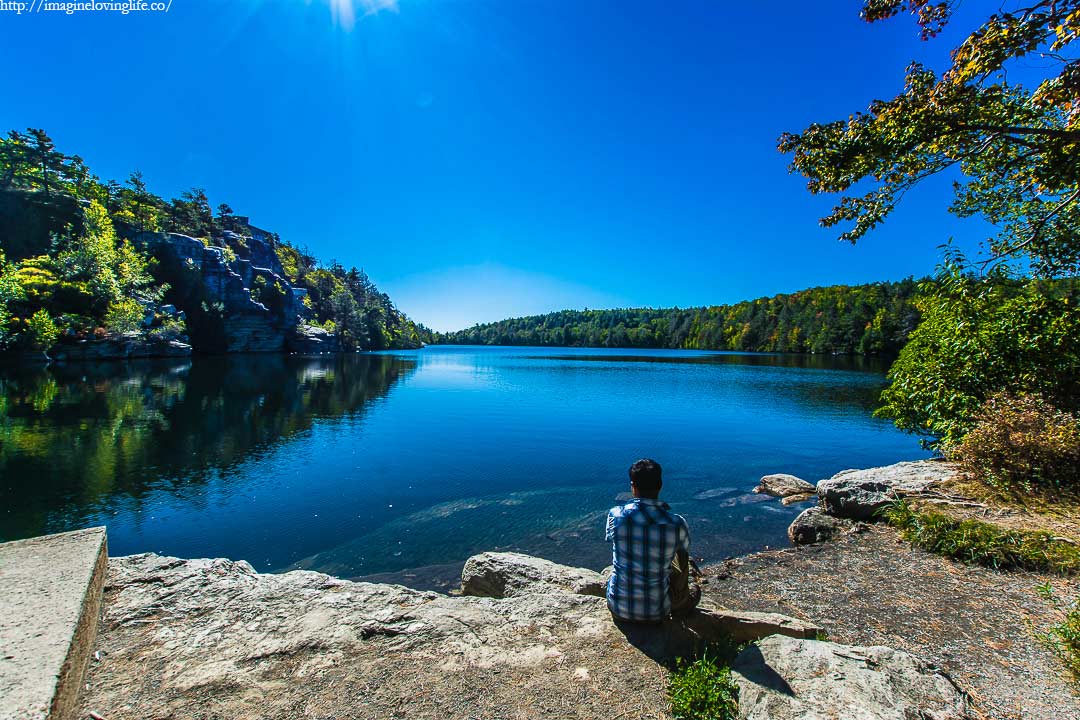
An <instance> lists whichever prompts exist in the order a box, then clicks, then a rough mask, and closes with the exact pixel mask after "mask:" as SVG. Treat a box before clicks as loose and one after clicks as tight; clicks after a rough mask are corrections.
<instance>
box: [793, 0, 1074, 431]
mask: <svg viewBox="0 0 1080 720" xmlns="http://www.w3.org/2000/svg"><path fill="white" fill-rule="evenodd" d="M958 4H959V3H958V0H946V1H945V2H930V0H865V1H864V3H863V11H862V15H863V18H864V19H865V20H867V21H868V22H877V21H881V20H885V19H888V18H892V17H894V16H897V15H900V14H904V13H909V14H911V15H913V16H914V17H915V20H916V22H917V23H918V25H919V27H920V29H921V36H922V38H923V39H924V40H930V39H931V38H934V37H935V36H937V35H938V34H939V33H940V32H941V30H942V29H943V28H944V27H945V25H946V24H947V23H949V22H950V20H951V19H952V16H953V10H954V9H955V7H956V6H957V5H958ZM1078 39H1080V0H1027V1H1026V2H1025V1H1023V0H1021V1H1020V2H1006V3H1005V4H1004V5H1002V6H1000V8H999V10H998V11H997V12H995V13H994V14H992V15H990V16H989V17H988V18H987V19H986V20H985V21H984V22H982V23H981V24H980V25H979V27H978V28H976V29H975V30H974V31H973V32H971V33H970V34H969V35H968V36H967V37H966V38H965V39H964V40H963V41H962V42H961V43H960V45H959V46H958V47H956V48H955V49H954V50H953V52H952V54H951V62H950V64H949V67H947V68H946V69H944V71H942V72H936V71H934V70H932V69H929V68H927V67H924V66H922V65H919V64H917V63H913V64H912V65H910V66H909V67H908V68H907V72H906V77H905V82H904V89H903V92H901V93H900V94H899V95H897V96H896V97H894V98H892V99H890V100H875V101H874V102H872V103H870V105H869V107H867V109H866V110H865V111H863V112H858V113H856V114H854V115H852V116H851V117H849V118H848V119H847V120H838V121H835V122H829V123H823V124H819V123H815V124H813V125H811V126H810V127H808V128H807V129H806V130H804V131H803V132H802V133H798V134H792V133H788V134H784V135H783V136H782V137H781V138H780V141H779V148H780V150H781V152H784V153H790V154H791V155H792V162H791V169H792V171H793V172H798V173H801V174H802V175H803V176H805V177H806V178H807V179H808V180H809V184H808V188H809V190H810V192H812V193H815V194H817V193H836V194H840V195H841V198H840V200H839V203H838V204H837V205H836V206H835V207H834V208H833V210H832V212H831V213H830V214H829V215H827V216H826V217H824V218H822V220H821V222H822V224H823V225H825V226H826V227H836V226H842V232H841V234H840V238H841V239H842V240H847V241H850V242H852V243H854V242H856V241H857V240H859V239H860V238H862V237H864V236H865V235H866V234H867V233H868V232H870V231H871V230H872V229H873V228H875V227H876V226H878V225H879V224H881V223H882V222H883V221H884V220H885V219H886V218H887V217H888V216H889V214H890V213H891V212H892V211H893V210H894V209H895V207H896V206H897V204H898V203H899V202H900V201H901V200H902V199H903V197H904V195H905V193H907V192H908V191H909V190H910V189H911V188H913V187H915V186H916V185H918V184H919V183H921V182H923V181H924V180H926V179H927V178H929V177H931V176H934V175H938V174H941V173H951V174H953V177H954V178H955V180H954V190H955V193H954V196H953V200H952V204H951V207H950V210H951V211H952V212H953V213H955V214H957V215H959V216H962V217H967V216H976V215H977V216H982V217H983V218H985V219H986V220H988V221H989V222H991V223H993V224H994V225H996V226H997V228H998V233H997V234H996V235H995V236H994V237H991V238H989V239H988V242H987V248H986V253H985V254H984V255H983V256H982V257H980V258H979V259H978V262H977V264H975V265H970V264H968V263H967V262H966V261H965V260H964V259H963V258H962V257H961V256H959V255H957V254H955V253H953V254H950V255H949V256H948V257H947V258H946V262H945V263H944V268H943V271H942V273H941V275H940V276H939V278H938V281H937V282H936V283H934V284H930V285H928V286H927V288H926V296H925V297H924V299H923V300H922V301H921V302H920V309H921V310H922V311H923V322H922V324H921V325H920V326H919V327H918V329H916V331H915V332H914V333H913V334H912V336H911V340H910V342H909V343H908V345H907V346H906V347H905V348H904V349H903V351H902V352H901V353H900V356H899V358H898V359H897V361H896V363H895V364H894V365H893V368H892V370H891V371H890V374H889V376H890V380H891V381H892V384H891V386H890V387H889V388H888V389H887V390H886V391H885V393H884V394H883V396H882V399H883V401H884V403H885V404H884V407H883V408H882V409H881V410H880V411H879V412H880V414H882V415H884V416H886V417H890V418H892V419H893V420H894V421H895V423H896V424H897V426H899V427H901V428H904V429H906V430H911V431H914V432H919V433H922V434H925V435H928V436H930V437H931V438H932V441H933V442H937V443H940V445H939V447H943V448H945V449H946V450H947V449H948V447H949V446H950V445H953V444H955V443H956V442H957V441H958V440H959V439H960V438H961V437H962V436H963V434H964V433H965V432H967V430H968V429H970V427H971V426H972V423H973V419H974V416H975V414H976V411H977V410H978V407H979V405H980V404H981V403H982V402H983V401H984V400H985V399H986V398H988V397H990V396H991V395H992V394H994V393H996V392H999V391H1001V390H1007V391H1012V392H1021V393H1022V392H1033V391H1034V392H1041V393H1044V394H1046V395H1048V396H1049V397H1051V398H1053V400H1054V401H1055V402H1056V403H1057V404H1058V405H1059V406H1061V407H1065V408H1068V409H1076V408H1078V407H1080V386H1078V384H1077V383H1076V381H1075V378H1076V377H1080V346H1078V345H1077V343H1076V342H1074V341H1072V338H1074V337H1080V314H1078V313H1077V312H1076V307H1077V300H1078V297H1077V284H1076V282H1075V281H1074V280H1072V279H1069V280H1064V281H1060V282H1057V283H1047V282H1045V281H1044V280H1042V279H1040V278H1061V277H1069V276H1075V275H1077V273H1078V272H1080V60H1078V59H1077V58H1076V57H1074V56H1070V55H1069V54H1068V53H1069V51H1070V50H1073V49H1075V47H1076V41H1077V40H1078ZM1026 56H1036V57H1038V59H1039V63H1038V68H1041V70H1037V69H1036V68H1035V67H1025V68H1023V73H1022V74H1023V75H1024V76H1025V79H1029V78H1031V77H1034V82H1033V83H1032V82H1029V84H1028V85H1026V86H1025V85H1024V84H1022V83H1020V82H1013V81H1012V80H1011V79H1010V70H1011V69H1013V66H1014V65H1016V61H1018V60H1019V59H1020V58H1023V57H1026ZM1013 75H1014V76H1015V75H1016V73H1015V72H1014V73H1013ZM1012 261H1016V262H1012ZM1009 264H1014V265H1017V266H1018V267H1019V268H1021V269H1023V270H1024V271H1026V272H1029V273H1031V274H1032V275H1033V276H1034V278H1033V279H1030V280H1028V281H1027V282H1026V283H1023V284H1021V285H1016V284H1014V285H1013V290H1012V291H1011V292H1005V288H1006V287H1008V279H1007V277H1006V276H1007V275H1008V274H1009V267H1008V266H1009ZM980 273H986V274H987V276H988V277H986V278H985V279H982V280H980V279H978V278H977V277H975V276H976V275H978V274H980Z"/></svg>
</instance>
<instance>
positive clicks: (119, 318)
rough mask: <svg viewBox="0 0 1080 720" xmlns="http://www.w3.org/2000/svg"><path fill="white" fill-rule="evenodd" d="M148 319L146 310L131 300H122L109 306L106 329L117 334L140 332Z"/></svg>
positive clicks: (106, 314)
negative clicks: (144, 319)
mask: <svg viewBox="0 0 1080 720" xmlns="http://www.w3.org/2000/svg"><path fill="white" fill-rule="evenodd" d="M145 317H146V310H145V309H144V308H143V306H142V305H141V304H140V303H139V302H138V301H137V300H132V299H131V298H120V299H119V300H116V301H115V302H113V303H111V304H110V305H109V309H108V311H107V312H106V313H105V327H107V328H108V329H109V330H112V331H113V332H116V333H126V332H131V331H133V330H138V329H139V327H140V326H141V325H142V322H143V318H145Z"/></svg>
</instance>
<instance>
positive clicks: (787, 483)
mask: <svg viewBox="0 0 1080 720" xmlns="http://www.w3.org/2000/svg"><path fill="white" fill-rule="evenodd" d="M754 492H756V493H763V494H765V495H772V496H773V497H778V498H785V497H788V496H791V495H807V494H810V493H813V492H814V486H813V484H811V483H808V482H806V481H805V480H803V479H802V478H799V477H795V476H794V475H788V474H786V473H776V474H775V475H766V476H764V477H763V478H761V480H760V481H759V482H758V486H757V487H756V488H754Z"/></svg>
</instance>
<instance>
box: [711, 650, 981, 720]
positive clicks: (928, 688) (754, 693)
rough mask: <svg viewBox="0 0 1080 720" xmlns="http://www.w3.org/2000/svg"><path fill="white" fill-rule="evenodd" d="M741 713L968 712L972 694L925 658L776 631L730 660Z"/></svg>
mask: <svg viewBox="0 0 1080 720" xmlns="http://www.w3.org/2000/svg"><path fill="white" fill-rule="evenodd" d="M731 669H732V675H733V677H734V678H735V681H736V682H737V683H738V685H739V718H740V719H741V720H796V719H806V718H820V719H822V720H824V719H825V718H850V719H851V720H856V719H857V720H912V719H913V718H921V719H922V720H965V719H966V718H968V717H969V714H968V700H967V697H966V696H965V695H964V693H962V692H961V691H960V690H959V689H957V687H956V685H954V684H953V682H952V680H950V679H949V677H948V676H946V675H944V674H943V673H941V672H940V671H938V670H937V669H935V668H933V667H931V666H930V665H929V664H927V663H926V662H924V661H923V660H921V659H919V658H917V657H915V656H914V655H910V654H908V653H906V652H903V651H901V650H894V649H892V648H887V647H880V646H877V647H856V646H852V645H839V644H837V643H831V642H820V641H816V640H798V639H794V638H789V637H784V636H781V635H774V636H772V637H769V638H766V639H765V640H762V641H761V642H760V643H758V644H757V645H752V646H750V647H748V648H746V649H745V650H743V651H742V652H741V653H740V654H739V656H738V657H737V658H735V662H734V663H732V666H731Z"/></svg>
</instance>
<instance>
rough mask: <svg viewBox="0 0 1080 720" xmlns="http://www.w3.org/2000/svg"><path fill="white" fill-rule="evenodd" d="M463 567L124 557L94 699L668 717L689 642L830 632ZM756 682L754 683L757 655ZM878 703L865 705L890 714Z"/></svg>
mask: <svg viewBox="0 0 1080 720" xmlns="http://www.w3.org/2000/svg"><path fill="white" fill-rule="evenodd" d="M466 567H467V570H466V572H465V573H464V574H463V586H464V588H465V589H466V590H467V591H468V592H472V593H474V594H473V595H470V596H464V597H453V596H447V595H440V594H437V593H431V592H420V591H416V590H411V589H409V588H405V587H401V586H398V585H386V584H378V583H365V582H351V581H346V580H340V579H337V578H333V577H330V576H327V575H323V574H321V573H315V572H309V571H294V572H289V573H283V574H276V575H260V574H258V573H256V572H255V571H254V569H253V568H252V567H251V566H250V565H248V564H247V563H244V562H233V561H229V560H179V559H177V558H168V557H161V556H158V555H152V554H146V555H135V556H131V557H126V558H117V559H113V560H111V561H110V563H109V581H108V585H107V587H106V593H105V601H106V611H105V616H104V621H103V628H102V634H101V637H100V639H99V642H98V650H99V657H100V661H99V662H96V663H94V664H93V666H92V668H91V671H90V674H89V677H88V680H87V682H88V685H89V690H88V692H87V693H86V695H85V698H84V701H83V707H82V710H83V711H84V715H89V713H90V712H95V713H97V714H98V715H100V716H102V717H105V718H109V720H113V719H114V718H128V717H156V718H166V717H177V718H179V717H184V718H209V717H230V718H295V717H308V716H310V717H320V718H329V717H372V718H383V717H387V718H389V717H409V718H428V717H431V718H496V717H499V718H506V717H559V718H563V717H581V718H589V717H610V716H619V715H620V713H622V714H623V715H625V716H627V717H641V716H647V717H654V716H656V717H668V707H667V700H666V694H665V689H666V674H665V673H664V672H663V669H662V667H660V666H659V665H658V664H657V663H669V662H670V661H671V660H673V659H674V658H675V657H689V656H691V655H694V654H695V653H697V652H699V651H700V650H701V649H702V648H703V647H705V645H707V643H709V642H710V641H713V640H716V639H718V638H719V635H720V634H721V633H726V634H730V635H732V636H734V637H735V639H737V640H739V641H750V640H756V639H760V638H763V637H775V636H776V635H777V634H780V635H783V636H791V639H792V640H797V641H807V640H808V639H809V638H813V637H816V636H819V634H820V633H821V628H820V627H818V626H817V625H815V624H813V623H810V622H806V621H804V620H800V619H798V618H793V617H788V616H784V615H778V614H775V613H757V612H735V611H729V610H724V609H721V608H715V607H705V608H703V609H702V610H701V611H699V612H695V613H692V614H691V615H690V616H688V617H687V618H685V619H680V620H668V621H666V622H665V623H662V624H659V625H655V626H647V625H629V624H623V623H619V624H616V623H615V622H613V621H612V618H611V615H610V613H609V612H608V611H607V606H606V603H605V601H604V599H603V598H602V597H597V596H596V594H595V592H596V591H597V589H598V587H599V588H600V589H602V587H603V584H602V581H601V580H600V576H599V575H598V574H596V573H593V572H591V571H588V570H583V569H580V568H569V567H565V566H561V565H556V564H555V563H549V562H547V561H542V560H538V559H536V558H531V557H528V556H524V555H516V554H512V553H485V554H483V555H480V556H477V557H474V558H471V559H470V560H469V563H468V564H467V566H466ZM598 583H599V586H598ZM481 592H484V593H488V592H490V593H493V594H498V595H500V596H501V597H498V598H496V597H480V596H477V595H476V593H481ZM583 593H584V594H583ZM766 642H768V641H766ZM811 642H812V641H811ZM818 644H819V645H823V646H831V645H832V644H831V643H818ZM763 646H764V645H763ZM837 647H839V646H837ZM853 652H854V651H853ZM797 677H801V676H797V675H792V678H793V679H792V680H791V681H790V682H792V683H796V682H801V680H799V681H797V680H795V678H797ZM745 681H746V682H748V683H753V682H756V681H755V680H754V679H753V676H752V673H750V672H749V671H747V674H746V675H745ZM826 681H827V682H829V683H831V684H833V685H837V686H838V687H839V686H844V685H845V684H846V681H845V680H844V679H843V678H839V677H832V676H830V677H829V678H826V679H822V680H821V682H826ZM807 682H808V683H809V682H810V680H807ZM793 686H794V685H793ZM747 687H748V689H747V690H746V692H747V693H748V697H752V691H751V690H750V689H749V686H747ZM902 691H903V689H902V688H900V689H897V690H895V691H894V695H897V696H898V694H902ZM762 692H765V691H764V690H762ZM837 692H839V690H837ZM852 692H854V691H852ZM822 693H824V691H822ZM826 696H827V695H826V694H821V697H826ZM927 697H929V696H927ZM894 699H895V697H894V696H889V697H888V698H887V700H888V701H889V702H893V701H894ZM871 700H872V698H869V699H867V703H871ZM823 702H824V701H823ZM905 702H907V701H905ZM921 702H923V700H919V699H912V700H910V702H909V704H911V705H912V706H915V705H918V704H919V703H921ZM926 702H933V703H937V704H933V705H931V706H927V713H926V714H924V715H922V716H920V717H925V718H934V719H935V720H939V719H940V720H945V719H947V718H948V719H951V718H952V717H953V715H950V714H947V713H946V714H938V715H935V714H933V713H935V712H938V711H939V709H940V708H941V707H945V705H942V704H941V703H938V701H937V700H932V701H931V700H926ZM750 707H751V709H752V707H753V704H751V705H750ZM769 707H772V705H770V706H769ZM866 708H867V709H865V711H864V714H863V715H861V716H860V717H865V718H878V717H881V718H892V717H894V715H890V714H881V713H883V712H884V711H881V713H879V714H874V713H875V712H878V710H876V709H875V708H876V706H875V705H874V704H872V703H871V704H868V705H867V706H866ZM840 714H841V715H843V712H842V709H841V712H840ZM833 716H836V715H824V714H823V715H821V717H833ZM742 717H744V718H747V719H748V720H764V718H765V717H770V718H772V717H774V716H772V715H769V716H766V715H761V714H760V713H756V711H755V712H749V711H748V712H747V713H744V714H743V716H742ZM777 717H779V716H777ZM807 717H811V716H809V715H808V716H807Z"/></svg>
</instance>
